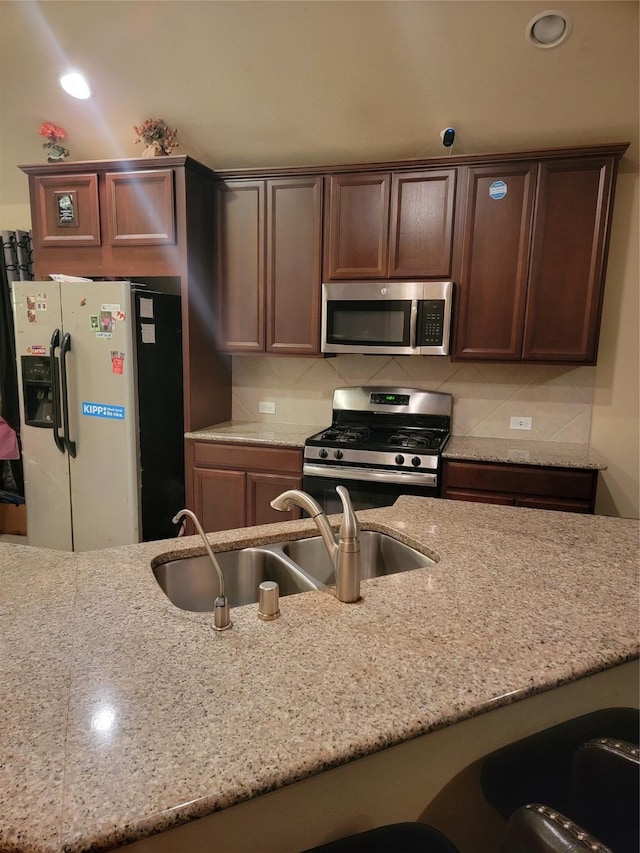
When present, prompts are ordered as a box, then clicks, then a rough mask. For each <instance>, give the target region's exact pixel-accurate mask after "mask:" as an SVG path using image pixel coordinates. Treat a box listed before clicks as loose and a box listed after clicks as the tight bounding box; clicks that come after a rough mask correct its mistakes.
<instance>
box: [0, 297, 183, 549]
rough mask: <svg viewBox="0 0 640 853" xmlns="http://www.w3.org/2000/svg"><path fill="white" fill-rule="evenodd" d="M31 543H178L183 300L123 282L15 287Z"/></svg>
mask: <svg viewBox="0 0 640 853" xmlns="http://www.w3.org/2000/svg"><path fill="white" fill-rule="evenodd" d="M12 302H13V312H14V323H15V332H16V355H17V363H18V375H19V396H20V409H21V429H20V437H21V443H22V455H23V463H24V478H25V502H26V512H27V538H28V542H29V544H30V545H36V546H40V547H44V548H54V549H60V550H65V551H89V550H93V549H97V548H108V547H113V546H118V545H129V544H134V543H136V542H140V541H143V540H145V541H148V540H150V539H163V538H167V537H170V536H173V535H175V533H176V528H175V526H174V525H173V523H172V521H171V519H172V517H173V515H174V514H175V513H176V512H177V511H178V510H179V509H181V508H182V507H183V506H184V440H183V439H184V431H183V415H182V412H183V407H182V340H181V320H180V298H179V297H178V296H173V295H168V294H162V293H155V292H151V291H148V290H146V289H145V288H144V287H142V286H138V285H132V284H131V283H130V282H128V281H113V282H92V281H91V282H55V281H40V282H33V281H29V282H14V283H13V285H12Z"/></svg>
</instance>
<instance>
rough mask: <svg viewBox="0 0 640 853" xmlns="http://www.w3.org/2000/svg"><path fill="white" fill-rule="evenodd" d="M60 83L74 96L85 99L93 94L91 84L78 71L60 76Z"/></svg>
mask: <svg viewBox="0 0 640 853" xmlns="http://www.w3.org/2000/svg"><path fill="white" fill-rule="evenodd" d="M60 85H61V86H62V88H63V89H64V90H65V92H66V93H67V94H68V95H71V97H72V98H80V99H81V100H85V99H86V98H88V97H90V95H91V89H90V88H89V84H88V83H87V81H86V80H85V79H84V77H83V76H82V74H78V73H77V72H76V71H74V72H73V73H71V74H63V75H62V76H61V77H60Z"/></svg>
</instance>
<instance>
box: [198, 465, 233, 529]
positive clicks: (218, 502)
mask: <svg viewBox="0 0 640 853" xmlns="http://www.w3.org/2000/svg"><path fill="white" fill-rule="evenodd" d="M193 497H194V502H193V503H194V512H195V514H196V515H197V517H198V519H199V520H200V524H202V527H203V529H204V531H205V533H213V532H214V531H215V530H229V529H232V528H235V527H244V526H245V524H246V521H245V519H246V514H245V505H246V476H245V474H244V473H243V472H241V471H218V470H216V469H215V468H194V469H193Z"/></svg>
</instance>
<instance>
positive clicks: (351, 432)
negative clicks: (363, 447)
mask: <svg viewBox="0 0 640 853" xmlns="http://www.w3.org/2000/svg"><path fill="white" fill-rule="evenodd" d="M370 432H371V430H370V429H369V427H366V426H354V427H332V428H331V429H328V430H327V431H326V432H324V433H323V434H322V440H323V441H341V442H344V443H345V444H359V443H360V442H361V441H366V440H367V438H368V437H369V434H370Z"/></svg>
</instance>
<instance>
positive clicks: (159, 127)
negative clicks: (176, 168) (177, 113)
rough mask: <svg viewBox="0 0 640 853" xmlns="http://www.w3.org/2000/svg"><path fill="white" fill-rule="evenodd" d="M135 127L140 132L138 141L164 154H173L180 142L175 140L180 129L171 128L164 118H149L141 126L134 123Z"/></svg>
mask: <svg viewBox="0 0 640 853" xmlns="http://www.w3.org/2000/svg"><path fill="white" fill-rule="evenodd" d="M133 129H134V130H135V132H136V133H137V134H138V138H137V139H136V140H135V141H136V142H144V143H145V145H146V146H147V147H148V148H155V149H156V150H157V151H158V152H160V153H162V154H171V152H172V151H173V149H174V148H177V147H178V143H177V142H174V140H175V138H176V134H177V133H178V131H177V130H176V128H175V127H174V128H170V127H169V126H168V125H167V123H166V122H165V121H164V119H161V118H148V119H147V120H146V121H143V122H142V124H141V125H140V127H136V125H135V124H134V126H133Z"/></svg>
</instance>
